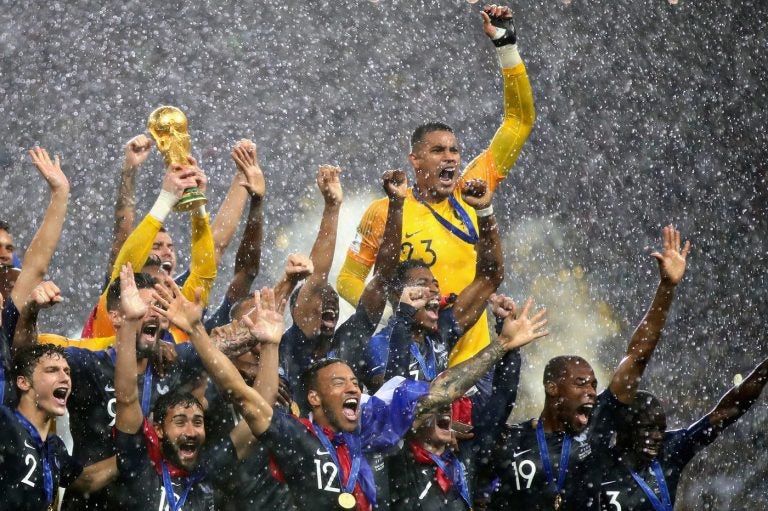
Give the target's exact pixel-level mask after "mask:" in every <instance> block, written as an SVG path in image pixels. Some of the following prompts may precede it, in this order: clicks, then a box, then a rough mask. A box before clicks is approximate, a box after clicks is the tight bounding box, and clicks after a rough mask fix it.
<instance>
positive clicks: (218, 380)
mask: <svg viewBox="0 0 768 511" xmlns="http://www.w3.org/2000/svg"><path fill="white" fill-rule="evenodd" d="M189 339H190V341H191V342H192V345H193V346H194V347H195V351H197V354H198V355H199V356H200V360H201V361H202V362H203V367H205V370H206V371H207V372H208V375H209V376H210V377H211V379H212V380H213V382H214V383H215V384H216V386H217V387H218V388H219V389H221V390H222V391H224V392H227V393H231V394H232V396H233V400H242V399H243V398H244V396H245V392H244V387H245V388H247V387H248V386H247V385H246V384H245V381H243V377H242V376H240V373H239V372H238V371H237V368H236V367H235V366H234V364H232V362H231V361H230V360H229V358H227V356H226V355H224V353H222V352H221V351H219V350H218V349H217V348H216V346H215V345H214V344H213V341H212V340H211V338H210V337H209V336H208V333H207V332H206V331H205V326H203V324H202V323H201V322H198V323H197V324H196V325H195V326H194V327H193V328H192V331H191V332H189Z"/></svg>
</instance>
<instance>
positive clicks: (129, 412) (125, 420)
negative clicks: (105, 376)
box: [115, 320, 144, 434]
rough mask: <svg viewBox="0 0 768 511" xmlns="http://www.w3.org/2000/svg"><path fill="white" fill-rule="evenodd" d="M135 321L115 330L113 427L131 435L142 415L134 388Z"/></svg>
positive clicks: (136, 428) (136, 324)
mask: <svg viewBox="0 0 768 511" xmlns="http://www.w3.org/2000/svg"><path fill="white" fill-rule="evenodd" d="M138 330H139V325H138V321H137V320H127V321H124V322H123V324H122V325H121V326H120V328H118V329H117V341H116V348H115V349H116V361H115V404H116V407H115V409H116V414H115V427H116V428H117V429H118V430H119V431H122V432H124V433H129V434H133V433H136V432H137V431H138V430H139V428H141V423H142V420H143V416H144V415H143V413H142V410H141V405H140V404H139V390H138V387H137V386H136V373H137V372H138V361H137V358H136V335H137V334H138Z"/></svg>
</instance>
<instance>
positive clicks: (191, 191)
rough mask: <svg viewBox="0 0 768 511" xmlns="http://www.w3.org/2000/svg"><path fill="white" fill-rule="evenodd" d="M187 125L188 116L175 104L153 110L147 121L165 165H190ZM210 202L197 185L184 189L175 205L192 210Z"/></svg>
mask: <svg viewBox="0 0 768 511" xmlns="http://www.w3.org/2000/svg"><path fill="white" fill-rule="evenodd" d="M187 128H188V126H187V116H186V115H184V112H182V111H181V110H179V109H178V108H176V107H175V106H161V107H160V108H158V109H156V110H155V111H154V112H152V113H151V114H150V116H149V121H148V122H147V129H149V134H150V135H152V138H153V139H154V140H155V145H157V148H158V149H159V150H160V153H161V154H162V155H163V158H165V165H166V167H167V166H168V165H172V164H174V163H176V164H179V165H185V166H186V165H189V160H188V159H187V158H189V155H190V153H191V145H190V141H189V132H188V129H187ZM206 202H208V199H206V198H205V195H203V193H202V192H201V191H200V189H199V188H198V187H196V186H193V187H191V188H187V189H186V190H184V195H182V196H181V198H180V199H179V202H177V203H176V206H174V208H173V209H174V210H176V211H191V210H193V209H197V208H198V207H200V206H202V205H204V204H205V203H206Z"/></svg>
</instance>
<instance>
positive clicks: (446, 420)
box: [435, 414, 451, 431]
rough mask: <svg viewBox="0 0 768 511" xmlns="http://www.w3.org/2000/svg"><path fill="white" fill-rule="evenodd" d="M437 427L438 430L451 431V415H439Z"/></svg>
mask: <svg viewBox="0 0 768 511" xmlns="http://www.w3.org/2000/svg"><path fill="white" fill-rule="evenodd" d="M435 426H437V428H438V429H442V430H445V431H450V429H451V415H450V414H443V415H438V417H437V421H435Z"/></svg>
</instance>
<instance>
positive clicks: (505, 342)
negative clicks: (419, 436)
mask: <svg viewBox="0 0 768 511" xmlns="http://www.w3.org/2000/svg"><path fill="white" fill-rule="evenodd" d="M532 306H533V300H531V299H529V300H528V301H527V302H526V304H525V307H524V308H523V310H522V312H521V313H520V315H519V316H518V317H517V318H515V317H513V316H512V315H510V316H509V317H507V319H505V320H504V327H503V328H502V330H501V334H500V335H499V336H498V337H497V338H496V339H495V340H494V341H491V343H490V344H489V345H488V346H487V347H485V348H484V349H483V350H482V351H480V352H479V353H477V354H476V355H475V356H473V357H472V358H470V359H469V360H465V361H464V362H462V363H461V364H458V365H455V366H453V367H451V368H449V369H448V370H446V371H444V372H442V373H440V374H439V375H437V378H435V379H434V380H432V383H430V385H429V393H428V394H427V395H426V396H425V397H424V398H422V401H420V403H419V409H418V413H419V414H423V413H428V412H430V411H433V410H435V409H437V408H438V407H440V406H445V405H447V404H449V403H452V402H453V401H454V400H456V399H458V398H459V397H461V396H462V395H464V393H465V392H466V391H467V390H469V388H470V387H471V386H472V385H474V384H475V382H477V381H478V380H479V379H480V378H481V377H482V376H483V375H484V374H485V373H487V372H488V371H489V370H490V369H491V367H493V366H494V364H496V363H497V362H498V361H499V360H501V358H502V357H503V356H504V354H505V353H507V352H508V351H509V350H512V349H515V348H521V347H523V346H525V345H526V344H528V343H530V342H531V341H534V340H535V339H538V338H540V337H544V336H546V335H548V332H547V331H546V330H543V328H544V326H545V325H546V324H547V320H546V319H545V315H546V310H544V309H542V310H539V311H537V312H536V313H535V314H534V315H533V316H532V317H528V314H529V312H530V310H531V307H532Z"/></svg>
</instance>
